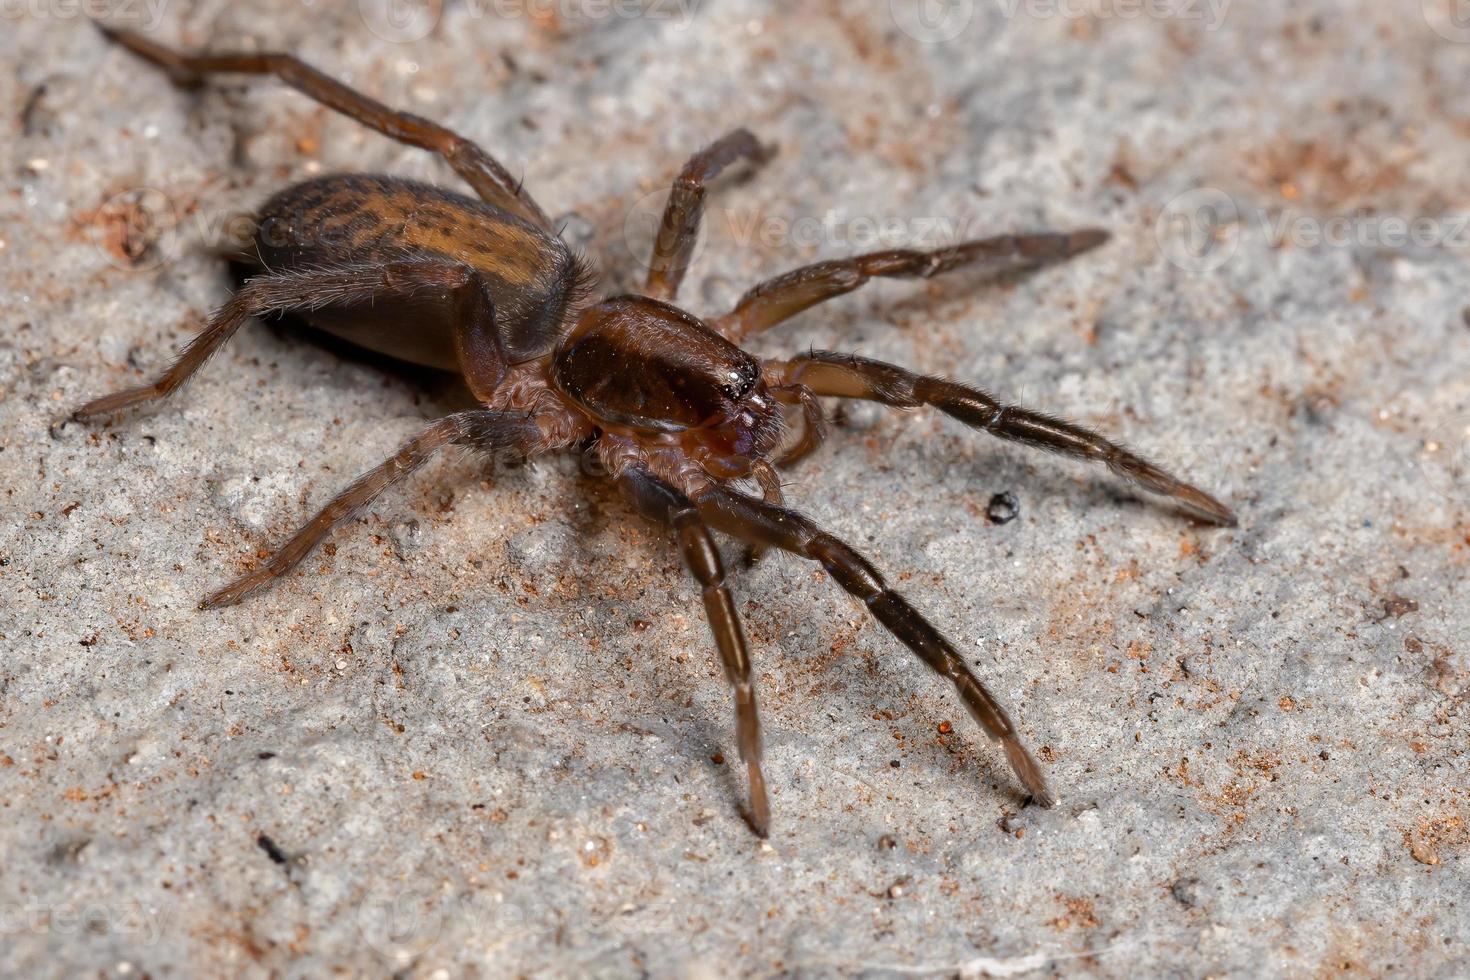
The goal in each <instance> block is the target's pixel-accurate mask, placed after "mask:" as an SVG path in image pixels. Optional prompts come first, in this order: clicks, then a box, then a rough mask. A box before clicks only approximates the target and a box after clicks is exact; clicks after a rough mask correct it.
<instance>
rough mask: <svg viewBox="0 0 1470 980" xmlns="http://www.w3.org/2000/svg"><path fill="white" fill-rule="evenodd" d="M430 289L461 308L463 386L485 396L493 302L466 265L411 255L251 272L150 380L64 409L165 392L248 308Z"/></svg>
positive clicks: (492, 376)
mask: <svg viewBox="0 0 1470 980" xmlns="http://www.w3.org/2000/svg"><path fill="white" fill-rule="evenodd" d="M435 289H439V290H447V291H449V292H450V293H452V294H453V295H454V296H455V298H456V301H457V302H458V304H459V312H460V314H461V315H460V316H458V317H456V319H455V335H454V347H455V351H456V354H457V356H458V360H459V364H460V368H461V370H462V371H463V372H464V375H465V378H466V380H467V381H468V383H469V386H470V390H471V391H472V392H474V394H475V396H476V397H477V398H479V399H480V400H481V401H485V400H486V399H487V398H488V397H489V393H490V392H491V391H493V390H494V388H495V386H496V385H497V384H498V383H499V382H500V378H501V376H502V375H503V374H504V359H503V357H502V356H501V355H500V353H499V347H498V342H497V341H496V339H495V338H496V333H495V323H494V319H495V307H494V304H493V302H492V301H491V300H490V295H489V292H488V291H487V289H486V287H485V284H484V281H483V280H482V279H481V278H480V276H479V274H478V273H476V272H475V271H474V270H473V269H470V268H469V267H468V266H464V265H460V264H458V263H454V262H444V261H435V260H417V261H405V262H390V263H386V264H384V265H377V266H371V265H355V266H336V267H329V268H325V269H313V270H310V271H306V272H285V273H273V274H267V275H261V276H257V277H255V278H253V279H251V280H250V281H248V282H247V283H246V284H245V285H244V286H242V287H240V289H239V290H237V291H236V293H235V295H234V296H232V297H230V299H229V301H228V302H227V303H225V304H224V305H223V306H221V307H220V308H219V309H217V310H215V311H214V313H213V314H211V315H210V317H209V322H208V323H207V324H206V325H205V327H204V329H203V330H202V331H200V332H199V333H198V334H196V335H195V336H194V339H192V340H191V341H189V343H188V344H187V345H185V347H184V349H183V351H182V352H181V353H180V354H179V357H178V359H177V360H175V361H174V363H173V364H172V365H171V366H170V367H169V369H168V370H167V371H165V372H164V373H163V374H162V375H160V376H159V378H158V379H157V380H156V381H153V382H151V383H150V384H146V385H140V386H138V387H136V388H128V389H126V390H124V391H117V392H113V393H112V394H110V395H104V396H103V397H101V398H97V399H94V400H92V401H90V402H88V403H87V404H85V405H83V406H82V407H81V408H79V409H77V410H76V412H75V413H73V416H72V417H73V418H76V419H85V418H89V417H94V416H98V415H105V414H107V413H109V412H115V411H118V410H120V409H124V408H127V407H129V406H131V405H136V404H139V403H141V402H149V401H153V400H155V399H159V398H165V397H167V396H168V395H170V394H172V393H173V392H175V391H177V390H178V389H179V387H180V386H181V385H183V383H184V382H185V381H187V380H189V378H190V377H191V376H192V375H193V374H194V372H196V371H198V370H199V369H200V368H201V367H203V366H204V363H205V362H206V361H208V360H209V358H210V357H211V356H213V354H214V353H215V352H216V351H218V350H219V349H220V348H221V347H223V346H224V345H225V343H226V342H227V341H228V340H229V339H230V338H231V337H233V336H234V335H235V331H237V330H239V329H240V326H241V325H242V324H243V323H244V322H245V321H246V320H248V319H249V318H250V317H252V316H257V315H259V314H262V313H276V312H287V311H310V310H319V309H323V308H325V307H340V306H352V305H354V304H363V303H369V302H371V301H372V300H373V298H374V297H375V296H380V295H382V294H385V293H392V294H399V295H407V294H412V293H415V292H418V291H420V290H435Z"/></svg>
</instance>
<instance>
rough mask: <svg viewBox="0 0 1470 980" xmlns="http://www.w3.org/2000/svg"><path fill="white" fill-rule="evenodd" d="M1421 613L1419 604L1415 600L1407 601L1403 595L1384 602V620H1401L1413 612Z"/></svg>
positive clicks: (1390, 597)
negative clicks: (1390, 618) (1391, 618)
mask: <svg viewBox="0 0 1470 980" xmlns="http://www.w3.org/2000/svg"><path fill="white" fill-rule="evenodd" d="M1418 611H1419V603H1417V602H1415V601H1414V600H1413V599H1405V598H1404V597H1403V596H1401V595H1396V596H1389V597H1388V598H1387V599H1384V600H1383V618H1384V619H1388V618H1389V617H1393V618H1394V619H1399V618H1400V617H1403V616H1407V615H1408V614H1409V613H1411V612H1418Z"/></svg>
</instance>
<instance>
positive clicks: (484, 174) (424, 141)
mask: <svg viewBox="0 0 1470 980" xmlns="http://www.w3.org/2000/svg"><path fill="white" fill-rule="evenodd" d="M98 30H100V31H101V32H102V33H103V34H104V35H106V37H107V38H108V39H109V40H112V41H115V42H116V43H118V44H121V45H122V46H123V47H125V48H127V49H128V50H129V51H131V52H133V53H134V54H136V55H138V56H139V57H141V58H143V59H145V60H147V61H151V62H153V64H155V65H157V66H158V67H160V68H162V69H163V70H164V71H166V72H168V74H169V75H170V76H171V77H172V78H173V79H174V81H175V82H177V83H179V84H193V83H195V82H197V81H198V79H199V76H201V75H209V74H215V73H221V72H232V73H238V74H244V75H274V76H275V77H276V78H278V79H280V80H281V81H283V82H285V83H286V84H287V85H289V86H291V87H292V88H294V89H296V90H297V91H298V92H301V93H302V94H303V95H305V96H307V97H308V98H311V99H315V100H316V101H317V102H320V103H321V104H322V105H324V106H327V107H328V108H330V109H335V110H336V111H337V112H340V113H342V114H343V115H344V116H347V117H349V118H351V119H355V120H356V121H357V122H359V123H362V124H363V125H364V126H367V127H369V128H370V129H375V130H377V131H378V132H380V133H382V134H383V135H384V136H387V137H389V138H390V139H394V140H397V141H398V142H400V143H406V144H408V145H409V146H416V147H419V148H420V149H425V150H429V151H431V152H433V153H437V154H438V155H439V156H440V157H442V158H443V159H444V162H445V163H447V164H449V166H450V167H452V168H453V169H454V172H455V173H457V174H459V176H460V177H462V178H463V179H464V181H465V182H466V183H467V184H469V185H470V187H472V188H474V191H475V193H476V194H478V195H479V196H480V198H481V199H482V200H484V201H487V202H489V203H490V204H494V205H496V206H497V207H500V208H504V209H505V210H507V211H510V212H511V213H512V214H517V215H520V216H521V217H523V218H526V219H527V220H529V221H530V222H531V223H532V224H534V225H537V226H539V227H541V228H544V229H546V230H548V231H550V230H551V222H550V221H549V220H548V219H547V217H546V215H545V214H544V213H543V212H542V210H541V208H540V207H539V206H538V205H537V204H536V202H535V201H534V200H533V199H532V198H531V195H530V194H528V193H526V192H525V190H524V189H523V188H522V187H521V185H520V183H519V182H518V181H516V180H515V179H514V178H512V177H511V175H510V174H509V173H508V172H507V171H506V169H505V168H504V167H503V166H501V165H500V162H499V161H497V160H496V159H495V158H494V157H492V156H491V155H490V154H488V153H486V152H485V151H484V150H483V149H481V148H480V147H479V146H477V145H475V144H474V143H472V142H471V141H469V140H467V139H465V138H464V137H463V136H460V135H459V134H458V133H455V132H454V131H453V130H449V129H446V128H445V127H443V126H440V125H439V124H438V123H435V122H432V121H430V120H428V119H424V118H423V117H421V116H415V115H413V114H411V113H407V112H398V111H395V110H393V109H390V108H388V107H387V106H385V105H383V104H382V103H381V102H378V101H377V100H376V99H372V98H369V97H368V96H366V95H363V94H362V93H361V92H358V91H356V90H355V89H352V88H349V87H348V86H346V85H343V84H342V83H341V82H339V81H337V80H336V79H334V78H332V77H330V76H328V75H324V74H323V73H321V72H320V71H317V70H316V69H315V68H313V67H311V66H310V65H308V64H306V62H304V61H302V60H300V59H299V58H297V57H295V56H294V55H289V54H281V53H276V52H258V53H257V52H219V53H204V54H194V55H191V54H185V53H183V52H180V51H175V50H173V49H172V48H168V47H165V46H163V45H161V44H158V43H156V42H154V41H151V40H149V39H148V38H146V37H143V36H142V35H139V34H135V33H133V32H132V31H120V30H114V29H112V28H109V27H103V26H101V25H98Z"/></svg>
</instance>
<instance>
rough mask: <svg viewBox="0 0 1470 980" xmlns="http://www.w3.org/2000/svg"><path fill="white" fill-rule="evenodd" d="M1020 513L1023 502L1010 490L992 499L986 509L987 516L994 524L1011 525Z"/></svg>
mask: <svg viewBox="0 0 1470 980" xmlns="http://www.w3.org/2000/svg"><path fill="white" fill-rule="evenodd" d="M1020 512H1021V502H1020V501H1019V500H1017V499H1016V495H1015V494H1013V493H1011V492H1010V491H1008V490H1007V491H1005V492H1003V493H998V494H996V495H995V496H993V497H991V498H990V503H989V504H988V505H987V506H986V508H985V516H986V517H988V518H989V519H990V523H992V524H1009V523H1010V522H1011V521H1014V520H1015V519H1016V515H1017V514H1019V513H1020Z"/></svg>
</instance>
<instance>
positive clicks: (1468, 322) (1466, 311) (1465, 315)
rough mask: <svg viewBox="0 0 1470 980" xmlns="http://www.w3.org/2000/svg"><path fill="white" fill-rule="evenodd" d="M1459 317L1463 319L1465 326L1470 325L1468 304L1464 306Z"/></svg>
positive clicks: (1469, 307)
mask: <svg viewBox="0 0 1470 980" xmlns="http://www.w3.org/2000/svg"><path fill="white" fill-rule="evenodd" d="M1460 319H1462V320H1464V321H1465V326H1467V327H1470V306H1467V307H1465V309H1464V312H1462V313H1461V314H1460Z"/></svg>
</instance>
